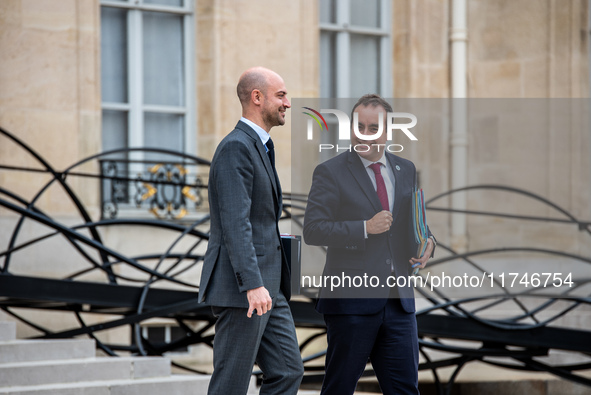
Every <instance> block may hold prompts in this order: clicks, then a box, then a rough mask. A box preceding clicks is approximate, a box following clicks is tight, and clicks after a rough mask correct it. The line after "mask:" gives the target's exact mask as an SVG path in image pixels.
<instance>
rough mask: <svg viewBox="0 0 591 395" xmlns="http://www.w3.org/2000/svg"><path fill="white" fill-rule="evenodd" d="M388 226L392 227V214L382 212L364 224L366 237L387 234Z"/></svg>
mask: <svg viewBox="0 0 591 395" xmlns="http://www.w3.org/2000/svg"><path fill="white" fill-rule="evenodd" d="M390 226H392V213H391V212H389V211H386V210H382V211H380V212H379V213H377V214H376V215H374V216H373V218H372V219H370V220H369V221H367V222H366V223H365V230H366V231H367V234H368V235H377V234H380V233H384V232H387V231H388V230H389V229H390Z"/></svg>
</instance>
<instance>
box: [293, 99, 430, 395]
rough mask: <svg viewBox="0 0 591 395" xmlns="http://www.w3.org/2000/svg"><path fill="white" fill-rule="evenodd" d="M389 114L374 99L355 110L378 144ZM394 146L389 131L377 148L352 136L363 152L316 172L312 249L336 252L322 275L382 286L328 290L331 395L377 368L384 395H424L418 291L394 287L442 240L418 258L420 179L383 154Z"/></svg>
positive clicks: (308, 231)
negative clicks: (391, 280)
mask: <svg viewBox="0 0 591 395" xmlns="http://www.w3.org/2000/svg"><path fill="white" fill-rule="evenodd" d="M387 112H392V108H391V106H390V104H389V103H388V102H386V101H385V100H384V99H382V98H381V97H379V96H377V95H365V96H363V97H362V98H361V99H359V101H358V102H357V104H356V105H355V106H354V108H353V111H352V114H351V120H352V126H353V122H354V120H355V118H354V117H353V115H354V114H355V113H356V116H357V117H358V119H357V121H356V122H357V125H358V128H359V129H358V130H359V133H360V134H361V135H365V136H364V137H369V136H371V135H375V134H376V133H378V130H379V117H380V116H381V117H384V118H383V119H384V122H383V123H382V126H383V128H382V129H385V125H386V124H387V123H386V118H385V117H386V113H387ZM386 138H387V134H386V131H385V130H382V135H381V136H380V137H378V138H376V139H375V140H373V141H372V140H369V141H368V140H362V139H360V138H359V137H358V136H356V134H355V133H353V129H352V131H351V144H352V146H356V148H355V149H353V150H351V151H346V152H344V153H342V154H340V155H338V156H337V157H335V158H333V159H330V160H328V161H326V162H324V163H322V164H320V165H318V166H317V167H316V169H315V170H314V177H313V181H312V187H311V190H310V194H309V196H308V204H307V207H306V213H305V217H304V240H305V241H306V243H307V244H311V245H321V246H327V247H328V249H327V254H326V264H325V267H324V273H323V275H324V276H337V277H339V278H340V279H341V280H342V279H344V278H346V276H348V277H349V278H351V279H355V278H358V279H361V278H363V276H366V278H372V277H377V278H379V279H380V285H377V284H376V282H375V281H374V282H373V285H374V286H373V287H372V286H370V285H369V283H368V282H367V281H366V282H365V283H364V284H363V285H362V286H361V287H357V286H355V285H348V284H347V281H342V284H341V287H339V288H338V289H333V290H331V289H330V288H322V289H321V291H320V295H319V299H318V303H317V305H316V309H317V310H318V311H319V312H320V313H323V314H324V319H325V322H326V326H327V339H328V348H327V355H326V375H325V379H324V383H323V386H322V394H324V395H347V394H353V392H354V391H355V387H356V385H357V381H358V380H359V377H361V374H362V373H363V371H364V369H365V365H366V363H367V361H368V359H369V360H371V363H372V366H373V368H374V370H375V372H376V376H377V379H378V382H379V384H380V387H381V389H382V391H383V393H384V394H418V358H419V357H418V338H417V326H416V318H415V314H414V313H415V305H414V294H413V289H412V287H410V286H409V285H408V284H407V286H401V287H392V288H391V287H389V286H388V285H386V284H387V282H386V281H387V279H388V277H389V276H395V277H396V278H398V277H407V278H408V276H410V275H411V270H412V267H413V266H414V267H416V266H418V267H420V268H423V267H425V265H426V264H427V260H428V259H429V257H430V256H431V254H432V252H433V249H434V243H435V240H434V238H432V237H430V238H429V239H428V245H427V249H426V251H425V253H424V254H423V256H422V257H421V258H420V259H417V258H416V257H414V256H415V255H416V251H413V250H415V249H416V248H415V247H414V243H413V242H412V239H411V238H412V237H413V235H412V232H411V231H410V230H411V229H412V223H411V222H410V221H411V218H412V217H411V215H410V212H411V202H412V198H411V196H412V195H411V194H412V192H413V190H414V185H415V180H416V170H415V167H414V165H413V163H412V162H410V161H408V160H406V159H403V158H400V157H398V156H395V155H393V154H391V153H389V152H384V151H385V144H386ZM353 283H354V280H353ZM357 284H358V285H359V284H360V283H359V282H357ZM400 284H402V283H400ZM376 285H377V286H376ZM402 285H404V284H402Z"/></svg>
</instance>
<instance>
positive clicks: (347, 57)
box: [320, 0, 392, 98]
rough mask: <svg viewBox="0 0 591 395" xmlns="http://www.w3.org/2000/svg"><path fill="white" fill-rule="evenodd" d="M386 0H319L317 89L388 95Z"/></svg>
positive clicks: (342, 93) (335, 93)
mask: <svg viewBox="0 0 591 395" xmlns="http://www.w3.org/2000/svg"><path fill="white" fill-rule="evenodd" d="M390 20H391V11H390V1H389V0H320V93H321V96H322V97H327V98H328V97H342V98H349V97H351V98H357V97H360V96H362V95H364V94H366V93H378V94H380V95H382V96H385V97H389V96H391V91H392V87H391V80H392V77H391V76H392V73H391V60H390V57H391V53H392V50H391V43H390V35H391V32H390V30H391V26H390Z"/></svg>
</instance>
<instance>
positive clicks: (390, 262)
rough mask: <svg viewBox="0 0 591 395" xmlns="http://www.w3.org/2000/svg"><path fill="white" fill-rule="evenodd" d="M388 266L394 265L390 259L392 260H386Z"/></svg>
mask: <svg viewBox="0 0 591 395" xmlns="http://www.w3.org/2000/svg"><path fill="white" fill-rule="evenodd" d="M386 265H388V266H391V265H392V259H390V258H388V259H386Z"/></svg>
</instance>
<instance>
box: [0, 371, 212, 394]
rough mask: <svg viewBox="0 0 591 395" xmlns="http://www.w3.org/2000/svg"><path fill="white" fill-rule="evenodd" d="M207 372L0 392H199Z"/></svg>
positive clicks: (206, 382)
mask: <svg viewBox="0 0 591 395" xmlns="http://www.w3.org/2000/svg"><path fill="white" fill-rule="evenodd" d="M209 378H210V376H198V375H173V376H168V377H159V378H144V379H133V380H110V381H92V382H90V381H87V382H78V383H66V384H45V385H35V386H19V387H10V388H0V394H2V395H7V394H10V395H200V394H206V393H207V386H208V385H209Z"/></svg>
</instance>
